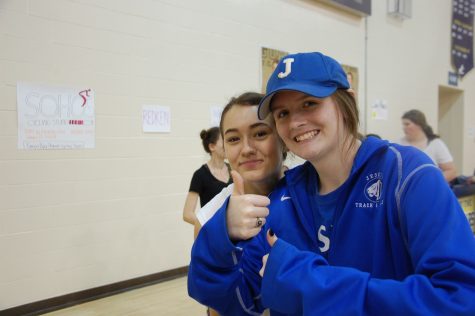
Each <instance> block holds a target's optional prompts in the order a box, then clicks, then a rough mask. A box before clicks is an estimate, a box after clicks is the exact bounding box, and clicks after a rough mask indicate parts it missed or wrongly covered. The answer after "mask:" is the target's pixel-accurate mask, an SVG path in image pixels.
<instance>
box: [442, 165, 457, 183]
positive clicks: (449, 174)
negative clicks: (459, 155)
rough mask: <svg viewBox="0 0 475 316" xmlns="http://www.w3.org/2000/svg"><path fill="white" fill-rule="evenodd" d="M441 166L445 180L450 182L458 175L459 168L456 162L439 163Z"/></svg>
mask: <svg viewBox="0 0 475 316" xmlns="http://www.w3.org/2000/svg"><path fill="white" fill-rule="evenodd" d="M439 168H440V170H442V173H443V174H444V178H445V181H447V182H450V181H452V180H453V179H455V178H456V177H457V170H456V169H455V164H454V163H453V162H452V161H451V162H446V163H439Z"/></svg>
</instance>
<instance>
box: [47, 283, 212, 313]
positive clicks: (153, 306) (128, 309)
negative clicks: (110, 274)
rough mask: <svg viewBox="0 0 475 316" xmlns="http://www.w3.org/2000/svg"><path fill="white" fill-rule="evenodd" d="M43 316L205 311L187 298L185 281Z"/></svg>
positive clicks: (150, 287) (142, 289)
mask: <svg viewBox="0 0 475 316" xmlns="http://www.w3.org/2000/svg"><path fill="white" fill-rule="evenodd" d="M43 315H48V316H99V315H101V316H103V315H104V316H106V315H107V316H116V315H117V316H122V315H123V316H125V315H190V316H194V315H197V316H198V315H201V316H205V315H206V308H205V307H204V306H202V305H200V304H199V303H198V302H196V301H195V300H193V299H192V298H190V297H189V296H188V292H187V290H186V277H181V278H177V279H174V280H171V281H166V282H162V283H158V284H155V285H150V286H147V287H143V288H139V289H136V290H132V291H128V292H124V293H120V294H117V295H113V296H109V297H105V298H102V299H98V300H95V301H91V302H87V303H84V304H80V305H75V306H72V307H69V308H65V309H62V310H58V311H55V312H52V313H47V314H43Z"/></svg>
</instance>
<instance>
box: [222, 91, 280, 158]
mask: <svg viewBox="0 0 475 316" xmlns="http://www.w3.org/2000/svg"><path fill="white" fill-rule="evenodd" d="M262 98H264V95H263V94H262V93H258V92H244V93H243V94H241V95H239V96H237V97H232V98H231V99H230V100H229V102H228V104H226V105H225V107H224V109H223V112H221V121H220V122H219V129H220V130H221V136H223V137H224V135H223V133H224V130H223V122H224V117H225V116H226V114H227V113H228V112H229V110H231V108H232V107H234V106H235V105H241V106H243V105H244V106H255V105H259V103H260V102H261V101H262ZM278 138H279V141H280V142H282V140H281V139H280V137H278ZM282 146H283V148H284V150H283V152H282V156H283V158H284V160H285V158H287V149H286V148H285V145H284V144H283V142H282Z"/></svg>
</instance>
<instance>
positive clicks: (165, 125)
mask: <svg viewBox="0 0 475 316" xmlns="http://www.w3.org/2000/svg"><path fill="white" fill-rule="evenodd" d="M142 127H143V131H144V132H145V133H169V132H170V131H171V113H170V107H169V106H161V105H144V106H143V108H142Z"/></svg>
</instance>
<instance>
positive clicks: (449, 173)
mask: <svg viewBox="0 0 475 316" xmlns="http://www.w3.org/2000/svg"><path fill="white" fill-rule="evenodd" d="M432 142H433V143H434V144H433V145H434V146H435V153H434V154H435V160H436V162H437V166H438V167H439V169H440V170H442V173H443V174H444V178H445V181H447V182H450V181H452V180H453V179H455V178H456V177H457V170H455V164H454V158H453V157H452V154H451V153H450V150H449V147H447V145H446V144H445V143H444V141H443V140H442V139H440V138H437V139H434V140H433V141H432Z"/></svg>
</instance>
